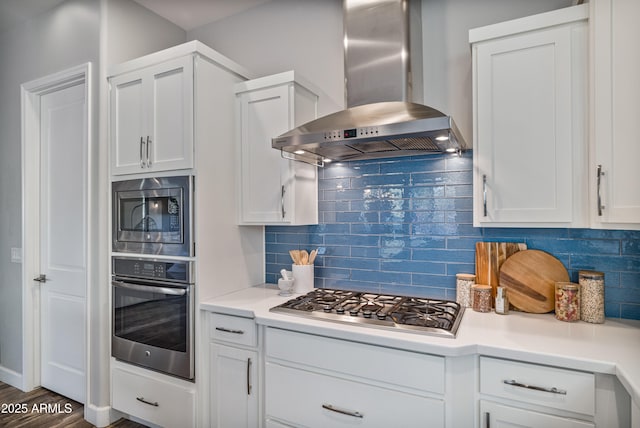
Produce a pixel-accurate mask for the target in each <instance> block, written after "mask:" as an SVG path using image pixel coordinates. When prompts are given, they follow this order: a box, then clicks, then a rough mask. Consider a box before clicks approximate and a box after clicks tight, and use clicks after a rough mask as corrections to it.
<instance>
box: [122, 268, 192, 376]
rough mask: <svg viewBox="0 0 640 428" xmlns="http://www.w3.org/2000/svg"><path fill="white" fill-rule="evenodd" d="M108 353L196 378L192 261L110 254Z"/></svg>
mask: <svg viewBox="0 0 640 428" xmlns="http://www.w3.org/2000/svg"><path fill="white" fill-rule="evenodd" d="M112 272H113V275H112V282H111V284H112V290H113V293H112V299H111V300H112V308H111V309H112V335H111V355H112V356H114V357H115V358H117V359H119V360H122V361H125V362H129V363H132V364H136V365H140V366H143V367H147V368H149V369H153V370H157V371H160V372H163V373H167V374H170V375H174V376H178V377H181V378H184V379H189V380H193V379H194V371H195V369H194V337H193V325H194V295H193V294H194V293H193V288H194V284H193V281H192V278H193V264H192V262H190V261H183V260H174V261H170V260H154V259H143V258H128V257H114V258H113V271H112Z"/></svg>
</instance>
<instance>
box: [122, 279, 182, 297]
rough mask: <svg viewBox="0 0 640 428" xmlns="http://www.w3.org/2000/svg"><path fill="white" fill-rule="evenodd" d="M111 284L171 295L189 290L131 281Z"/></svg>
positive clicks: (179, 294)
mask: <svg viewBox="0 0 640 428" xmlns="http://www.w3.org/2000/svg"><path fill="white" fill-rule="evenodd" d="M111 284H112V285H113V286H116V287H122V288H127V289H129V290H136V291H144V292H147V293H162V294H168V295H171V296H184V295H185V294H186V293H187V290H185V289H183V288H169V287H155V286H149V285H140V284H131V283H129V282H122V281H111Z"/></svg>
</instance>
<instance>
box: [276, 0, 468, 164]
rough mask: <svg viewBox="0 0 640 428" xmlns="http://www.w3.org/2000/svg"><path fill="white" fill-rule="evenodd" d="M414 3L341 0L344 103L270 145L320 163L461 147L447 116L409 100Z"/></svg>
mask: <svg viewBox="0 0 640 428" xmlns="http://www.w3.org/2000/svg"><path fill="white" fill-rule="evenodd" d="M420 3H421V2H420V1H419V0H413V1H412V2H411V3H410V2H409V1H408V0H374V1H363V0H344V28H345V34H344V40H345V100H346V104H347V106H348V108H347V109H346V110H343V111H339V112H337V113H333V114H330V115H327V116H324V117H321V118H319V119H316V120H313V121H311V122H308V123H305V124H303V125H301V126H299V127H297V128H295V129H293V130H291V131H289V132H287V133H285V134H282V135H280V136H278V137H276V138H274V139H273V140H272V147H273V148H275V149H279V150H281V152H282V155H283V156H284V157H286V158H289V159H295V160H301V161H305V162H308V163H312V164H315V165H320V166H322V165H324V163H325V162H330V161H346V160H363V159H378V158H387V157H398V156H416V155H424V154H428V153H449V152H457V153H460V152H461V151H464V150H466V149H467V144H466V142H465V140H464V138H462V136H461V135H460V132H459V131H458V128H457V127H456V125H455V123H454V121H453V119H452V118H451V117H449V116H447V115H445V114H443V113H441V112H440V111H438V110H436V109H434V108H431V107H428V106H425V105H422V104H418V103H415V102H412V101H413V100H417V101H419V100H421V99H422V87H421V86H420V85H421V82H422V54H421V53H422V31H421V13H420ZM410 23H411V25H410ZM414 82H415V83H416V85H413V83H414Z"/></svg>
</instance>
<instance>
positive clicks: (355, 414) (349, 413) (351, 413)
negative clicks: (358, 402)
mask: <svg viewBox="0 0 640 428" xmlns="http://www.w3.org/2000/svg"><path fill="white" fill-rule="evenodd" d="M322 408H323V409H327V410H331V411H332V412H336V413H340V414H342V415H347V416H353V417H354V418H363V417H364V415H363V414H362V413H360V412H354V411H351V410H346V409H341V408H339V407H333V406H332V405H331V404H323V405H322Z"/></svg>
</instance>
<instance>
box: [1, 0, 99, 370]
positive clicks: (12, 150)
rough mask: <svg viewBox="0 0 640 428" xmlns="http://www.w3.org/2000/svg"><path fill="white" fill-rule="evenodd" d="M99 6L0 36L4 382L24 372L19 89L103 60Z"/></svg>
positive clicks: (81, 5) (54, 15) (78, 1)
mask: <svg viewBox="0 0 640 428" xmlns="http://www.w3.org/2000/svg"><path fill="white" fill-rule="evenodd" d="M99 24H100V13H99V4H98V3H97V2H95V1H92V0H69V1H67V2H65V3H63V4H62V5H61V6H59V7H57V8H56V9H54V10H52V11H50V12H48V13H45V14H43V15H41V16H39V17H38V18H36V19H33V20H32V21H29V22H26V23H24V24H22V25H19V26H16V27H12V28H10V29H8V30H6V31H5V32H3V33H2V34H0V58H2V61H1V62H0V99H2V103H0V219H2V221H0V272H1V274H0V379H1V378H2V375H3V371H4V373H5V374H6V373H7V372H6V370H8V371H12V372H15V373H18V374H21V373H22V370H23V367H22V310H21V309H22V287H21V281H22V276H21V268H22V265H21V264H18V263H11V262H10V248H11V247H16V248H20V247H22V243H21V230H22V220H21V218H22V207H21V204H22V199H21V153H20V150H21V131H20V120H21V119H20V85H21V84H22V83H25V82H28V81H30V80H33V79H36V78H39V77H43V76H46V75H48V74H51V73H54V72H57V71H61V70H64V69H67V68H70V67H73V66H76V65H79V64H83V63H85V62H89V61H90V62H93V63H94V64H95V63H97V61H98V46H99Z"/></svg>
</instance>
